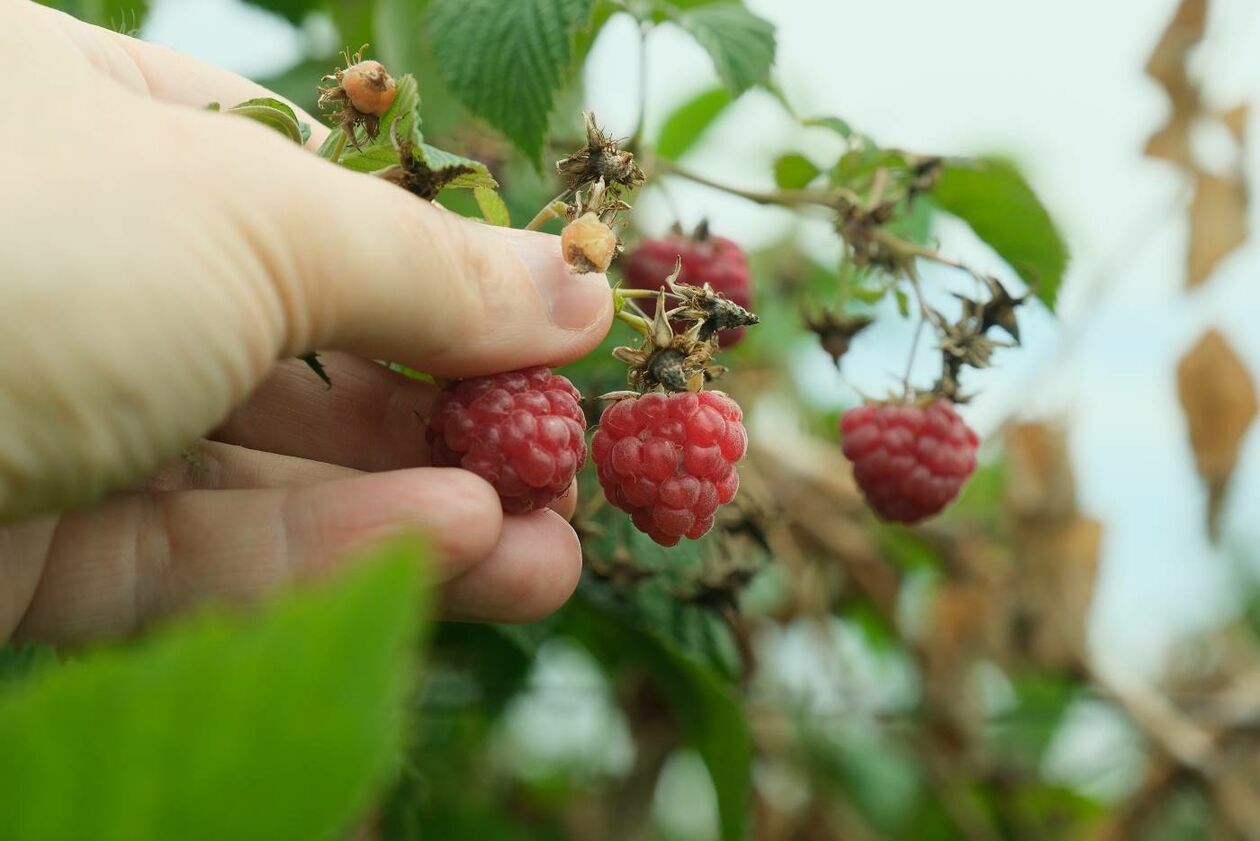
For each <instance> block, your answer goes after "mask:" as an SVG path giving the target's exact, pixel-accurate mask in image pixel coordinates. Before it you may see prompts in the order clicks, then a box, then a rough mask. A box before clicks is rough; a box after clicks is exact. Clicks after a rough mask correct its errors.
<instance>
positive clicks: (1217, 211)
mask: <svg viewBox="0 0 1260 841" xmlns="http://www.w3.org/2000/svg"><path fill="white" fill-rule="evenodd" d="M1246 239H1247V187H1246V184H1244V183H1243V180H1242V177H1241V176H1237V177H1234V178H1221V177H1218V176H1215V175H1209V174H1207V173H1200V174H1199V175H1198V178H1197V179H1196V182H1195V189H1194V199H1193V200H1191V202H1190V246H1189V254H1188V262H1189V265H1188V270H1189V275H1188V277H1187V283H1188V284H1189V285H1190V286H1197V285H1199V284H1200V283H1202V282H1203V281H1205V280H1207V278H1208V276H1209V275H1211V274H1212V270H1213V269H1215V268H1216V265H1217V263H1219V262H1220V261H1221V260H1223V259H1224V258H1225V257H1226V256H1227V255H1228V254H1229V253H1230V252H1231V251H1233V250H1234V249H1235V248H1237V247H1238V246H1240V245H1242V244H1243V242H1245V241H1246Z"/></svg>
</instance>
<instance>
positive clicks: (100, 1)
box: [39, 0, 149, 35]
mask: <svg viewBox="0 0 1260 841" xmlns="http://www.w3.org/2000/svg"><path fill="white" fill-rule="evenodd" d="M39 2H40V4H41V5H44V6H49V7H51V8H54V9H60V10H61V11H63V12H66V13H67V14H71V15H74V16H75V17H76V18H78V19H79V20H83V21H87V22H88V23H92V24H96V25H97V26H103V27H105V28H107V29H112V30H113V31H115V32H122V33H125V34H128V35H131V34H134V33H136V32H139V30H140V26H141V24H143V23H144V18H145V16H146V15H147V14H148V13H149V4H148V2H147V0H39Z"/></svg>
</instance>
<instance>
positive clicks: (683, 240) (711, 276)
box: [626, 235, 752, 348]
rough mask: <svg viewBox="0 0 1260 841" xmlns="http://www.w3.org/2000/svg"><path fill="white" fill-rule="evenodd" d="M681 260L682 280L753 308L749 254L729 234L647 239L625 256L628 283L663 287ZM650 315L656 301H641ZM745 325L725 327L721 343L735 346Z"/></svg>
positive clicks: (639, 287)
mask: <svg viewBox="0 0 1260 841" xmlns="http://www.w3.org/2000/svg"><path fill="white" fill-rule="evenodd" d="M680 259H681V260H682V272H681V273H679V275H678V282H679V283H689V284H691V285H692V286H703V285H704V284H706V283H707V284H709V285H710V286H712V287H713V291H714V292H721V293H722V294H723V295H725V296H726V297H727V298H730V299H731V300H732V301H734V302H735V303H737V304H739V305H740V306H741V307H743V308H744V309H747V310H750V309H752V274H751V272H750V271H749V268H748V255H747V254H745V253H744V249H742V248H740V247H739V245H738V244H736V243H735V242H733V241H732V240H729V239H727V238H726V237H717V236H711V235H704V236H701V237H696V238H691V237H683V236H669V237H663V238H661V239H646V240H644V241H643V242H641V243H639V245H638V247H637V248H635V249H634V251H633V252H631V254H630V256H629V257H628V258H627V260H626V286H629V287H631V288H633V289H652V290H656V289H660V288H661V287H662V286H663V285H664V282H665V278H667V277H669V275H670V274H671V273H672V272H673V271H674V263H675V261H677V260H680ZM640 303H641V305H642V306H643V308H644V310H645V311H646V312H647V314H648V315H649V316H651V315H654V314H655V313H656V302H655V301H653V300H645V301H641V302H640ZM744 329H745V328H743V327H736V328H734V329H732V330H722V331H721V332H719V333H718V343H719V344H720V345H721V346H722V347H724V348H728V347H732V346H733V345H735V344H736V343H737V342H738V341H739V340H740V339H742V338H743V336H744Z"/></svg>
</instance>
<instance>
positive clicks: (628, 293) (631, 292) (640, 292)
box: [617, 284, 682, 300]
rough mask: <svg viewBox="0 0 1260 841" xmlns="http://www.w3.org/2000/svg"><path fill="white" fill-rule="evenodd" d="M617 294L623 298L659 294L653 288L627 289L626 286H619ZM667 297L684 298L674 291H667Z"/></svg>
mask: <svg viewBox="0 0 1260 841" xmlns="http://www.w3.org/2000/svg"><path fill="white" fill-rule="evenodd" d="M662 285H663V284H662ZM617 294H618V295H620V296H621V297H623V298H655V297H656V296H657V292H656V291H655V290H652V289H626V288H624V287H621V288H618V290H617ZM665 297H666V298H676V299H678V300H682V298H681V297H679V296H678V295H675V294H673V293H672V292H666V293H665Z"/></svg>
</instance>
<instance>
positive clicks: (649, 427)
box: [592, 391, 748, 546]
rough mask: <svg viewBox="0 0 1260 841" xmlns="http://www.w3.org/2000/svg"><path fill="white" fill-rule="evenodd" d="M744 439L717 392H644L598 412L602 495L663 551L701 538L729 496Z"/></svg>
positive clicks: (736, 417)
mask: <svg viewBox="0 0 1260 841" xmlns="http://www.w3.org/2000/svg"><path fill="white" fill-rule="evenodd" d="M747 445H748V437H747V435H746V434H745V432H744V424H743V413H742V412H741V411H740V409H739V405H738V404H737V403H736V402H735V401H734V400H732V399H731V398H729V397H727V396H726V395H725V394H722V393H721V392H719V391H701V392H700V393H698V394H693V393H690V392H683V393H679V394H659V393H650V394H644V395H643V396H641V397H639V398H637V399H632V400H620V401H618V402H616V403H614V404H612V405H611V406H609V407H608V408H607V409H605V410H604V414H603V417H601V418H600V422H599V429H598V430H596V432H595V439H594V441H593V443H592V450H593V451H594V456H595V467H596V469H597V470H598V472H599V483H600V485H602V486H603V488H604V496H606V497H607V498H608V501H609V502H610V503H612V504H613V505H615V506H617V507H618V508H620V509H621V510H622V511H625V512H626V513H628V514H629V515H630V517H631V519H633V521H634V525H635V526H636V527H637V528H638V529H639V531H642V532H646V533H647V534H648V535H649V536H650V537H651V538H652V539H653V540H655V541H656V542H657V543H659V544H661V545H662V546H673V545H674V544H676V543H677V542H678V541H679V539H680V538H683V537H688V538H690V539H692V540H696V539H699V538H700V537H703V536H704V534H705V533H706V532H708V531H709V529H711V528H713V515H714V512H715V511H717V507H718V506H719V505H725V504H726V503H728V502H730V501H731V500H732V499H734V498H735V492H736V491H737V490H739V474H738V473H736V472H735V462H737V461H739V460H740V459H741V458H743V456H744V450H745V448H746V447H747Z"/></svg>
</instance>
